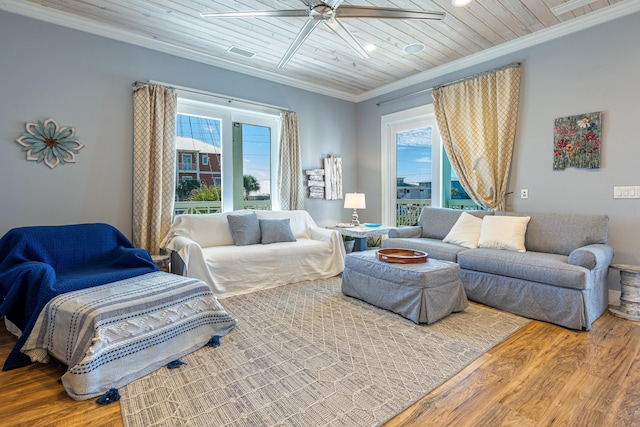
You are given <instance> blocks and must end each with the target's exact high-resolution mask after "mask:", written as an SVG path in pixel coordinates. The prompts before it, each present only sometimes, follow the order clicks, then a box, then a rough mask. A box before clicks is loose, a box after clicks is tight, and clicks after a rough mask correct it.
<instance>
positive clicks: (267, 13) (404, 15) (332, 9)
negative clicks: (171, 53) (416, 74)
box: [200, 0, 460, 68]
mask: <svg viewBox="0 0 640 427" xmlns="http://www.w3.org/2000/svg"><path fill="white" fill-rule="evenodd" d="M301 1H302V2H303V3H304V4H305V5H306V6H307V9H284V10H256V11H234V12H220V13H218V12H201V13H200V16H202V17H204V18H256V17H267V18H269V17H278V18H282V17H307V22H306V23H305V24H304V26H303V27H302V28H301V29H300V31H299V32H298V34H297V35H296V37H295V38H294V40H293V42H292V43H291V45H290V46H289V48H288V49H287V51H286V52H285V53H284V55H283V56H282V58H281V59H280V62H279V63H278V65H277V67H278V68H284V67H285V65H287V63H288V62H289V60H290V59H291V58H292V57H293V55H295V53H296V52H297V50H298V49H299V48H300V46H301V45H302V43H304V41H305V40H306V39H307V38H308V37H309V35H310V34H311V32H312V31H313V30H314V29H315V28H316V27H317V26H318V24H320V22H322V23H324V24H325V25H326V26H327V27H328V28H329V29H330V30H331V31H333V32H334V33H335V34H336V35H337V36H338V37H340V38H341V39H342V40H343V41H344V42H345V43H347V45H348V46H349V47H350V48H351V49H352V50H353V51H354V52H356V53H357V54H358V56H360V57H361V58H362V59H368V58H370V56H369V54H368V53H367V52H372V51H373V50H375V45H373V44H372V46H374V47H373V48H365V47H364V46H362V45H361V44H360V42H359V41H358V40H357V39H356V38H355V37H354V36H353V34H351V32H350V31H349V29H348V28H347V27H345V26H344V25H343V24H342V22H341V21H340V19H342V18H359V19H425V20H442V19H444V17H445V13H444V12H438V11H420V10H408V9H396V8H387V7H369V6H340V5H341V4H342V2H343V0H326V1H311V0H301ZM454 1H455V0H454ZM457 1H460V0H457ZM422 49H424V46H422ZM422 49H420V50H422ZM416 52H419V51H416ZM411 53H414V52H411Z"/></svg>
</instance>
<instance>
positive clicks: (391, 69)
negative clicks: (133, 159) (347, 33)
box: [0, 0, 628, 99]
mask: <svg viewBox="0 0 640 427" xmlns="http://www.w3.org/2000/svg"><path fill="white" fill-rule="evenodd" d="M572 1H573V0H572ZM18 2H19V3H21V4H22V5H26V4H28V5H29V7H30V9H24V12H25V13H23V14H25V15H27V16H34V17H35V18H37V19H42V20H47V16H54V15H55V16H57V17H58V18H57V21H58V22H59V21H60V20H61V18H60V16H65V17H67V22H74V20H75V22H76V23H77V25H75V26H74V27H75V28H79V29H84V30H86V31H91V26H95V27H96V28H98V27H99V28H103V29H104V28H110V29H111V31H113V32H114V33H115V32H117V33H119V34H120V36H119V37H118V38H120V39H121V40H127V38H128V37H130V38H131V39H132V40H140V39H142V40H149V43H152V42H153V43H157V44H158V45H160V44H161V45H163V46H165V47H171V49H168V50H169V51H172V50H173V52H171V53H175V52H176V51H177V52H190V53H191V54H192V56H193V57H194V58H196V59H200V60H203V62H209V63H212V64H216V65H219V66H221V67H224V68H230V69H235V70H236V71H247V72H248V73H250V74H252V75H258V76H263V77H265V78H267V79H271V80H275V81H278V80H279V81H283V82H289V83H292V82H293V85H295V86H299V87H305V85H307V86H308V87H309V88H310V89H311V90H314V91H323V90H324V91H326V93H327V94H329V95H332V96H336V95H337V96H338V97H342V98H344V99H357V98H358V97H360V98H363V97H364V98H366V97H367V94H369V93H375V92H376V91H379V90H380V88H384V87H385V86H388V85H390V84H392V83H393V82H397V81H402V80H403V79H407V78H409V77H411V76H415V75H417V74H419V73H423V72H425V71H428V70H432V69H436V68H437V67H441V66H443V65H445V64H448V63H451V62H453V61H456V60H459V59H461V58H465V57H468V56H469V55H473V54H477V53H478V52H482V51H485V50H487V49H490V48H493V47H495V46H500V45H503V44H505V43H508V42H512V41H514V40H516V39H519V38H522V37H525V36H529V35H532V34H534V33H536V32H540V31H543V30H546V29H549V28H551V27H554V26H561V25H567V24H569V23H570V22H571V21H573V20H579V19H580V18H585V17H587V16H588V15H589V14H593V15H594V16H595V15H596V14H599V13H602V12H603V11H606V10H607V9H610V8H613V7H616V6H620V5H616V4H617V3H620V2H622V3H624V0H596V1H593V2H591V3H590V4H589V5H586V6H580V7H578V8H577V9H575V10H573V11H570V12H567V13H563V14H561V15H559V16H556V15H554V14H553V13H552V11H551V8H552V7H554V6H558V5H561V4H563V3H565V1H564V0H474V1H472V2H471V4H469V5H468V6H465V7H455V6H453V5H452V2H451V0H431V1H428V0H425V1H423V0H392V1H383V0H345V1H344V3H343V5H354V6H376V7H388V8H406V9H412V10H431V11H442V12H445V13H446V17H445V18H444V20H442V21H424V20H391V19H388V20H381V19H343V20H342V23H343V24H345V26H347V27H348V28H349V29H350V30H351V32H352V33H353V35H354V36H355V37H356V38H357V39H358V40H359V41H360V43H361V44H363V45H365V44H369V43H371V44H374V45H376V46H377V49H376V50H375V51H373V52H372V53H370V55H371V58H369V59H366V60H365V59H360V58H359V57H358V56H357V55H356V54H355V52H354V51H352V50H351V49H350V48H349V46H347V44H346V43H345V42H344V41H343V40H342V39H340V38H339V37H338V36H336V35H335V34H334V33H333V32H332V31H330V30H329V29H328V28H326V27H325V26H324V25H318V26H317V27H316V29H315V30H314V31H313V32H312V33H311V35H310V36H309V38H308V39H307V40H306V41H305V42H304V43H303V44H302V46H301V48H300V49H299V50H298V52H297V53H296V54H295V55H294V56H293V58H292V59H291V61H290V62H289V63H288V64H287V65H286V67H285V68H283V69H277V68H276V65H277V64H278V62H279V60H280V58H281V57H282V55H283V54H284V52H285V51H286V50H287V47H288V46H289V45H290V44H291V42H292V40H293V39H294V37H295V36H296V34H297V33H298V31H299V30H300V28H302V26H303V25H304V23H305V21H306V18H297V17H295V18H293V17H286V18H281V17H278V18H276V17H263V18H242V19H220V18H217V19H213V18H202V17H200V15H199V13H200V12H203V11H208V12H227V11H236V10H239V11H255V10H273V9H304V8H305V7H306V6H305V4H304V3H303V2H302V1H300V0H279V1H278V0H220V1H211V0H109V1H105V0H26V1H25V0H2V1H0V8H2V9H5V10H9V11H14V12H15V11H16V10H17V9H20V6H18V5H17V3H18ZM627 2H628V1H627ZM17 13H22V12H20V10H17ZM52 22H54V21H52ZM69 26H72V25H69ZM83 27H84V28H83ZM94 32H97V33H99V31H94ZM102 33H104V30H103V31H102ZM414 43H420V44H422V45H424V46H425V48H424V50H423V51H421V52H417V53H409V54H408V53H405V52H404V51H403V48H404V47H405V46H407V45H410V44H414ZM138 44H140V43H138ZM232 47H235V48H239V49H242V50H245V51H248V52H254V53H255V56H253V57H252V58H247V57H244V56H242V55H238V54H235V53H232V52H229V49H230V48H232ZM157 49H158V50H163V48H162V47H159V48H157ZM187 56H188V55H187ZM340 94H341V95H342V96H341V95H340Z"/></svg>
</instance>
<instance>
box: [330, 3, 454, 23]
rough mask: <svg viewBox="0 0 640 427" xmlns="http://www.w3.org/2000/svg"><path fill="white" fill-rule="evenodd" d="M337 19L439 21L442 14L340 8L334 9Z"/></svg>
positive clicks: (354, 7)
mask: <svg viewBox="0 0 640 427" xmlns="http://www.w3.org/2000/svg"><path fill="white" fill-rule="evenodd" d="M335 12H336V17H337V18H377V19H431V20H441V19H443V18H444V17H445V15H446V14H445V13H444V12H430V11H420V10H409V9H390V8H386V7H368V6H342V7H340V8H339V9H336V11H335Z"/></svg>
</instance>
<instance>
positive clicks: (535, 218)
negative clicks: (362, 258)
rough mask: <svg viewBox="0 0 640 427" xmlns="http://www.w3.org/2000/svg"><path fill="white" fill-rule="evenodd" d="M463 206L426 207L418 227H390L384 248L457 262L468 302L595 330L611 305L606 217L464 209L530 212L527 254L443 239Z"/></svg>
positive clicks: (611, 256) (609, 253)
mask: <svg viewBox="0 0 640 427" xmlns="http://www.w3.org/2000/svg"><path fill="white" fill-rule="evenodd" d="M462 212H463V211H460V210H454V209H445V208H434V207H425V208H423V209H422V212H421V214H420V218H419V219H418V225H417V226H411V227H401V228H395V229H392V230H390V232H389V238H388V239H385V240H384V241H383V243H382V247H384V248H407V249H417V250H422V251H425V252H427V253H428V254H429V257H431V258H435V259H439V260H446V261H453V262H457V263H458V264H459V265H460V274H461V279H462V283H463V285H464V288H465V291H466V293H467V297H468V298H469V299H470V300H472V301H476V302H479V303H482V304H486V305H489V306H492V307H496V308H499V309H502V310H506V311H509V312H512V313H515V314H519V315H521V316H525V317H529V318H532V319H537V320H543V321H546V322H551V323H555V324H558V325H561V326H564V327H567V328H571V329H579V330H590V329H591V324H592V323H593V322H594V321H595V320H596V319H597V318H598V317H600V315H602V313H604V311H605V310H606V309H607V305H608V301H609V298H608V288H607V271H608V267H609V264H610V263H611V260H612V258H613V249H612V248H611V246H609V243H608V222H609V218H608V217H607V216H606V215H582V214H565V213H521V212H485V211H466V212H467V213H470V214H472V215H474V216H478V217H481V218H482V217H484V216H485V215H496V216H498V215H503V216H504V215H510V216H529V217H531V219H530V221H529V223H528V225H527V230H526V234H525V248H526V252H517V251H511V250H502V249H489V248H482V247H480V248H472V249H469V248H466V247H463V246H458V245H455V244H450V243H445V242H443V241H442V240H443V239H444V238H445V236H447V234H448V233H449V231H450V230H451V228H452V227H453V226H454V224H455V223H456V221H457V220H458V218H459V217H460V215H461V214H462Z"/></svg>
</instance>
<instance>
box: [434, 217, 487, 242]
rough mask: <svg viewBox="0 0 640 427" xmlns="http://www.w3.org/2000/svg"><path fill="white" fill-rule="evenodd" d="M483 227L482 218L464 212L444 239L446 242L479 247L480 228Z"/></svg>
mask: <svg viewBox="0 0 640 427" xmlns="http://www.w3.org/2000/svg"><path fill="white" fill-rule="evenodd" d="M481 229H482V218H478V217H477V216H473V215H471V214H468V213H466V212H462V215H460V218H458V220H457V221H456V223H455V224H454V225H453V227H451V230H450V231H449V233H448V234H447V235H446V236H445V237H444V239H442V241H443V242H445V243H453V244H454V245H459V246H464V247H465V248H470V249H474V248H477V247H478V240H479V239H480V230H481Z"/></svg>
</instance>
